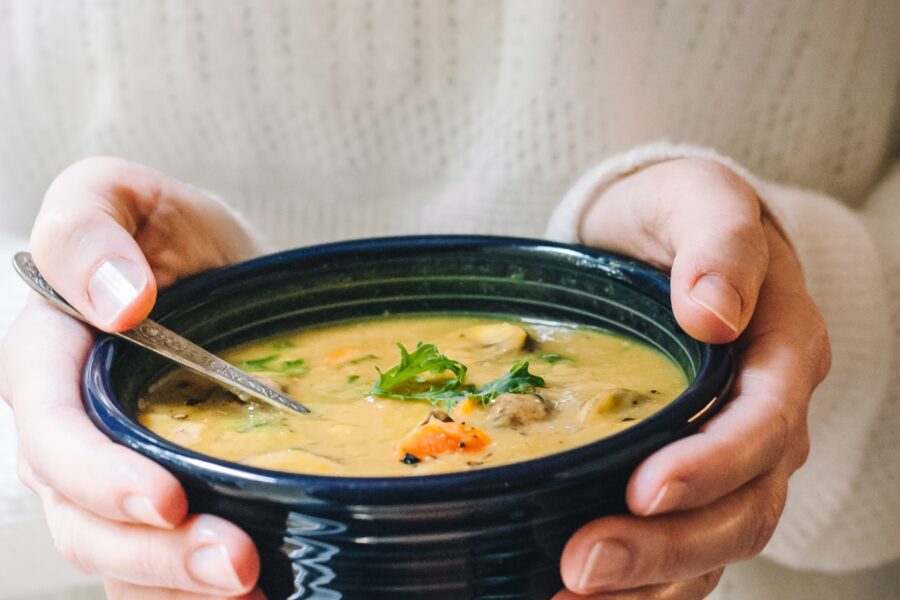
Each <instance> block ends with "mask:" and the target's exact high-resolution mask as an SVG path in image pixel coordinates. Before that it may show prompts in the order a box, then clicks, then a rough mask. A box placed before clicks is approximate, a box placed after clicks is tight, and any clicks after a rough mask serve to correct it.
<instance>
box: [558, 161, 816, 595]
mask: <svg viewBox="0 0 900 600" xmlns="http://www.w3.org/2000/svg"><path fill="white" fill-rule="evenodd" d="M581 238H582V240H584V242H585V243H586V244H589V245H593V246H602V247H604V248H608V249H610V250H614V251H617V252H620V253H622V254H629V255H631V256H635V257H637V258H641V259H644V260H647V261H650V262H652V263H655V264H657V265H659V266H662V267H665V268H671V273H672V292H671V293H672V307H673V310H674V312H675V316H676V318H677V319H678V322H679V324H680V325H681V326H682V328H683V329H684V330H685V331H686V332H687V333H689V334H690V335H691V336H693V337H695V338H697V339H699V340H702V341H705V342H711V343H724V342H730V341H733V340H735V339H737V340H738V342H737V344H738V350H739V365H738V367H739V369H738V373H737V377H736V379H735V384H734V390H733V392H732V399H731V401H730V402H729V403H728V404H726V405H725V406H724V407H723V409H722V411H721V412H719V414H717V415H716V416H715V417H714V418H712V419H711V420H710V421H709V422H708V423H706V424H705V425H704V426H703V427H702V428H701V429H700V431H699V432H698V433H696V434H694V435H691V436H689V437H687V438H684V439H682V440H679V441H677V442H675V443H673V444H671V445H669V446H666V447H665V448H663V449H661V450H659V451H658V452H656V453H655V454H653V455H652V456H650V457H649V458H647V459H646V460H645V461H644V462H643V463H642V464H641V465H640V466H639V467H638V469H637V470H636V471H635V473H634V475H633V476H632V477H631V480H630V482H629V485H628V490H627V502H628V507H629V509H630V511H631V512H632V513H633V514H632V515H625V516H612V517H605V518H602V519H598V520H596V521H593V522H592V523H589V524H588V525H586V526H584V527H582V528H581V529H580V530H579V531H578V532H576V533H575V535H574V536H573V537H572V539H571V540H570V541H569V543H568V544H567V546H566V549H565V551H564V553H563V557H562V565H561V569H562V577H563V581H564V582H565V585H566V588H567V589H566V590H564V591H561V592H560V593H559V594H557V595H556V596H555V598H554V600H574V599H577V598H582V599H583V598H591V599H596V600H599V599H607V598H609V599H616V600H639V599H647V600H649V599H651V598H652V599H654V600H663V599H664V600H675V599H678V600H688V599H697V598H703V597H705V596H706V595H707V594H709V593H710V592H711V591H712V589H713V588H714V587H715V585H716V584H717V583H718V580H719V577H720V576H721V574H722V571H723V568H724V566H725V565H726V564H729V563H732V562H735V561H739V560H744V559H747V558H750V557H752V556H754V555H756V554H758V553H759V552H761V551H762V549H763V547H764V546H765V545H766V543H767V542H768V540H769V538H770V537H771V535H772V533H773V532H774V530H775V526H776V524H777V523H778V520H779V518H780V516H781V512H782V509H783V508H784V503H785V499H786V495H787V484H788V478H789V477H790V476H791V475H792V474H793V473H794V471H796V470H797V469H798V468H799V467H800V466H801V465H802V464H803V463H804V461H805V460H806V456H807V454H808V452H809V438H808V432H807V424H806V414H807V408H808V405H809V399H810V396H811V394H812V392H813V390H814V389H815V388H816V386H817V385H818V384H819V383H820V382H821V381H822V380H823V379H824V377H825V375H826V374H827V373H828V369H829V367H830V361H831V355H830V345H829V342H828V336H827V333H826V330H825V325H824V321H823V320H822V317H821V315H820V314H819V311H818V309H817V308H816V306H815V304H814V303H813V301H812V299H811V298H810V296H809V295H808V293H807V291H806V288H805V285H804V280H803V274H802V272H801V269H800V264H799V262H798V260H797V257H796V255H795V254H794V251H793V250H792V248H791V247H790V245H789V243H788V242H787V241H786V240H785V239H784V237H783V236H782V234H781V233H780V231H779V229H778V228H777V227H776V226H775V225H774V224H773V223H772V221H771V220H770V219H769V218H768V217H766V216H765V215H764V213H763V211H762V210H761V206H760V202H759V199H758V197H757V196H756V193H755V192H754V191H753V189H752V188H751V187H750V186H749V185H748V184H747V183H746V182H744V181H743V180H742V179H741V178H740V177H738V176H737V175H735V174H734V173H733V172H732V171H730V170H729V169H727V168H726V167H724V166H722V165H720V164H719V163H716V162H713V161H707V160H700V159H681V160H673V161H668V162H663V163H658V164H655V165H653V166H650V167H647V168H644V169H642V170H640V171H637V172H636V173H634V174H631V175H629V176H627V177H624V178H622V179H620V180H618V181H617V182H615V183H614V184H613V185H611V186H610V187H608V188H607V189H606V190H605V191H604V192H603V193H602V195H601V196H600V197H599V198H598V199H597V200H596V201H595V202H594V203H593V205H592V206H591V207H589V209H588V210H587V212H586V213H585V215H584V217H583V219H582V223H581Z"/></svg>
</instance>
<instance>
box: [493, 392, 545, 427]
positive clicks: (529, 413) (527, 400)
mask: <svg viewBox="0 0 900 600" xmlns="http://www.w3.org/2000/svg"><path fill="white" fill-rule="evenodd" d="M552 411H553V405H552V404H550V403H549V402H547V401H546V400H544V399H543V398H542V397H541V396H539V395H537V394H500V395H499V396H497V397H496V398H494V399H493V400H491V410H490V415H489V417H488V418H489V419H490V420H491V422H492V423H493V424H494V425H497V426H499V427H524V426H525V425H528V424H530V423H534V422H535V421H543V420H544V419H546V418H547V417H548V416H549V415H550V413H551V412H552Z"/></svg>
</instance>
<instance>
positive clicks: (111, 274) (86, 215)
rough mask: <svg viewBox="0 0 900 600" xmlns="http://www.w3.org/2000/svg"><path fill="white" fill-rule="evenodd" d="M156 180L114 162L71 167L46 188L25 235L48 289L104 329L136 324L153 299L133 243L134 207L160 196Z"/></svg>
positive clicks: (145, 266)
mask: <svg viewBox="0 0 900 600" xmlns="http://www.w3.org/2000/svg"><path fill="white" fill-rule="evenodd" d="M160 185H161V184H160V181H159V177H158V176H156V175H155V174H153V173H152V172H151V171H149V169H144V168H142V167H139V166H137V165H133V164H131V163H128V162H125V161H121V160H117V159H107V158H103V159H93V160H87V161H82V162H79V163H75V164H74V165H72V166H71V167H69V168H68V169H66V170H65V171H63V172H62V173H61V174H60V175H59V176H58V177H57V178H56V179H55V180H54V181H53V183H52V184H51V185H50V188H49V189H48V191H47V194H46V196H45V198H44V202H43V204H42V206H41V210H40V213H39V214H38V217H37V220H36V221H35V225H34V229H33V230H32V235H31V246H32V250H33V252H34V259H35V263H36V264H37V266H38V268H40V270H41V271H42V273H43V274H44V276H45V277H46V278H47V280H48V281H49V282H50V284H51V285H52V286H53V287H54V288H55V289H56V290H57V291H58V292H59V293H60V294H61V295H62V296H63V297H65V298H66V300H68V301H69V302H70V303H71V304H72V305H73V306H74V307H75V308H76V309H78V310H79V311H81V313H82V314H84V315H85V316H87V317H88V318H89V319H90V320H91V321H92V322H93V323H94V324H95V325H97V326H98V327H101V328H103V329H106V330H108V331H113V330H119V329H127V328H130V327H133V326H134V325H136V324H137V323H139V322H140V321H141V320H143V319H144V318H145V317H146V316H147V314H148V313H149V312H150V309H151V308H152V307H153V302H154V301H155V298H156V281H155V279H154V277H153V273H152V272H151V270H150V265H148V264H147V260H146V259H145V258H144V254H143V252H142V251H141V249H140V247H138V244H137V242H135V240H134V234H135V232H136V231H137V229H138V224H139V220H140V217H141V214H142V212H143V211H142V210H140V209H139V203H140V202H141V201H143V202H149V201H151V200H150V199H152V198H158V197H159V194H160Z"/></svg>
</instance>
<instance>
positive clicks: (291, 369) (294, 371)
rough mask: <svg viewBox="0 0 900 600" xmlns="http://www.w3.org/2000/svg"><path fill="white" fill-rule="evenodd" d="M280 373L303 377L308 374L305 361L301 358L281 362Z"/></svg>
mask: <svg viewBox="0 0 900 600" xmlns="http://www.w3.org/2000/svg"><path fill="white" fill-rule="evenodd" d="M280 371H281V372H282V373H284V374H285V375H292V376H297V375H305V374H306V373H308V372H309V367H307V366H306V361H305V360H303V359H302V358H295V359H294V360H286V361H284V362H282V363H281V367H280Z"/></svg>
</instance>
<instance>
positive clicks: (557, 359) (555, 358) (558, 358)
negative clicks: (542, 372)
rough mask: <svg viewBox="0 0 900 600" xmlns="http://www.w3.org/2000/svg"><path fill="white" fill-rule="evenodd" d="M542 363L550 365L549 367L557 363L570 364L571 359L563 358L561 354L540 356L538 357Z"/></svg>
mask: <svg viewBox="0 0 900 600" xmlns="http://www.w3.org/2000/svg"><path fill="white" fill-rule="evenodd" d="M538 358H540V359H541V360H542V361H544V362H547V363H550V364H551V365H555V364H556V363H558V362H561V361H566V362H571V361H572V359H571V358H569V357H568V356H563V355H562V354H556V353H550V354H541V355H540V356H538Z"/></svg>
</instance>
